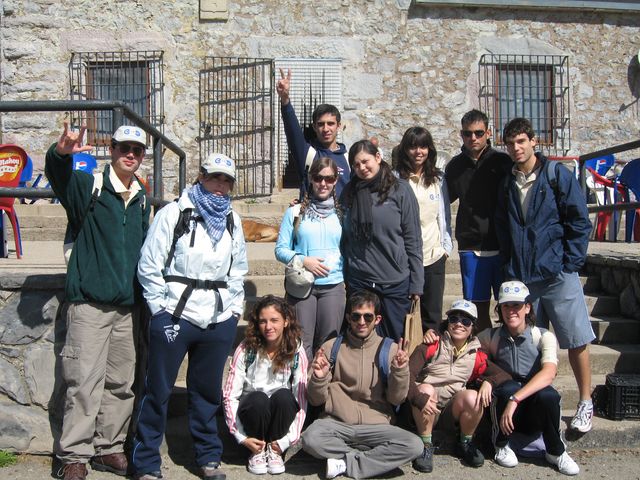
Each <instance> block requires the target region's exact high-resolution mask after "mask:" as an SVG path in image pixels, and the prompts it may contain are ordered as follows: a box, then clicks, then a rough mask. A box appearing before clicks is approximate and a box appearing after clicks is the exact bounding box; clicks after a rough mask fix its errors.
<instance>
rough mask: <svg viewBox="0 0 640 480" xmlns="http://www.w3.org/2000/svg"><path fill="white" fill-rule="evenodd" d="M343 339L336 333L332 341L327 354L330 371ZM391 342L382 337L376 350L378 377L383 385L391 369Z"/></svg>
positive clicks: (333, 367)
mask: <svg viewBox="0 0 640 480" xmlns="http://www.w3.org/2000/svg"><path fill="white" fill-rule="evenodd" d="M343 339H344V336H343V335H338V336H337V337H336V339H335V341H334V342H333V346H332V347H331V354H330V356H329V368H330V369H331V372H333V370H334V369H335V366H336V361H337V360H338V352H339V351H340V345H342V340H343ZM393 343H394V342H393V339H391V338H389V337H384V338H383V339H382V344H381V345H380V348H379V350H378V365H380V378H381V380H382V383H383V384H384V385H385V386H386V385H387V379H388V378H389V372H390V371H391V370H390V368H389V352H390V351H391V345H392V344H393Z"/></svg>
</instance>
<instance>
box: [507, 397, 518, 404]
mask: <svg viewBox="0 0 640 480" xmlns="http://www.w3.org/2000/svg"><path fill="white" fill-rule="evenodd" d="M509 400H510V401H512V402H516V405H520V400H518V399H517V398H516V396H515V395H511V396H510V397H509Z"/></svg>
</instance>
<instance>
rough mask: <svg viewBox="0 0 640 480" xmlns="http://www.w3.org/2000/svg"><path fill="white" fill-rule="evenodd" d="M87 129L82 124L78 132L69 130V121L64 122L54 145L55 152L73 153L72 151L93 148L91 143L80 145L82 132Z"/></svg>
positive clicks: (83, 150)
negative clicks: (62, 129)
mask: <svg viewBox="0 0 640 480" xmlns="http://www.w3.org/2000/svg"><path fill="white" fill-rule="evenodd" d="M86 129H87V127H85V126H84V125H83V126H82V127H80V132H79V133H76V132H70V131H69V122H64V131H63V132H62V135H60V139H59V140H58V144H57V145H56V153H58V154H59V155H73V154H74V153H80V152H88V151H89V150H93V147H92V146H91V145H84V146H83V145H82V139H83V138H84V132H85V130H86Z"/></svg>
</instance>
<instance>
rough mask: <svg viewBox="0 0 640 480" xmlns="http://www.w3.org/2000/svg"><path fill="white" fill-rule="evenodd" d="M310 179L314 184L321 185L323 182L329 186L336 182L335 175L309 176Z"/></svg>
mask: <svg viewBox="0 0 640 480" xmlns="http://www.w3.org/2000/svg"><path fill="white" fill-rule="evenodd" d="M311 179H312V180H313V181H314V182H316V183H322V181H323V180H324V181H325V182H327V183H329V184H331V183H336V180H337V178H336V176H335V175H311Z"/></svg>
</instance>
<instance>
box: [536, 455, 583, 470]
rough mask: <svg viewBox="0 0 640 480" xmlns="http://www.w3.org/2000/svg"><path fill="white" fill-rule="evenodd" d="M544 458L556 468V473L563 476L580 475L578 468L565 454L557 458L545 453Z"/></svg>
mask: <svg viewBox="0 0 640 480" xmlns="http://www.w3.org/2000/svg"><path fill="white" fill-rule="evenodd" d="M544 456H545V458H546V459H547V462H549V463H550V464H551V465H555V466H556V467H558V471H559V472H560V473H563V474H565V475H577V474H578V473H580V467H579V466H578V464H577V463H576V462H575V461H574V460H573V458H571V457H570V456H569V454H568V453H567V452H564V453H563V454H562V455H558V456H556V455H550V454H548V453H545V455H544Z"/></svg>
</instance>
